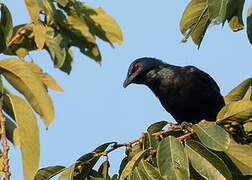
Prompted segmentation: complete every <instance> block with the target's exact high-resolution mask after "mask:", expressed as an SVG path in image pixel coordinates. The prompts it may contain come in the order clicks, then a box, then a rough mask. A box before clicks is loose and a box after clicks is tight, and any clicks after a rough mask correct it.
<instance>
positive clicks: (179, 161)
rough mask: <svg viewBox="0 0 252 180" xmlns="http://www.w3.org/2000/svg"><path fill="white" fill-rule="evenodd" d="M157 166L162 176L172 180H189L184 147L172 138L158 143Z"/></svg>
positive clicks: (169, 137)
mask: <svg viewBox="0 0 252 180" xmlns="http://www.w3.org/2000/svg"><path fill="white" fill-rule="evenodd" d="M157 164H158V168H159V171H160V174H161V175H162V176H169V177H170V178H171V179H174V180H175V179H188V178H189V163H188V158H187V155H186V153H185V151H184V147H183V145H182V144H181V142H180V141H179V140H178V139H176V138H175V137H173V136H168V137H167V138H164V139H163V140H162V141H161V142H160V143H159V146H158V149H157Z"/></svg>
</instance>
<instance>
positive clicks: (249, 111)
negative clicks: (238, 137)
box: [216, 100, 252, 124]
mask: <svg viewBox="0 0 252 180" xmlns="http://www.w3.org/2000/svg"><path fill="white" fill-rule="evenodd" d="M251 117H252V101H250V100H239V101H235V102H232V103H230V104H228V105H226V106H224V107H223V108H222V109H221V110H220V112H219V113H218V115H217V121H216V122H217V123H219V124H220V123H222V122H223V121H224V120H226V119H229V120H233V121H237V122H240V123H243V122H244V121H246V120H248V119H249V118H251Z"/></svg>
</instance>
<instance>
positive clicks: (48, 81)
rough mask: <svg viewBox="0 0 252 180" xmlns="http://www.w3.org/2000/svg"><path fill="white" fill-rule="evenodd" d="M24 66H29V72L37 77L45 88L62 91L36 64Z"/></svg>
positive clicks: (30, 63)
mask: <svg viewBox="0 0 252 180" xmlns="http://www.w3.org/2000/svg"><path fill="white" fill-rule="evenodd" d="M26 64H27V65H28V66H29V68H30V69H31V71H32V72H33V73H34V74H36V75H37V76H38V78H39V79H40V80H41V82H42V83H43V84H44V85H45V86H46V87H48V88H51V89H53V90H55V91H64V90H63V89H62V88H61V87H60V85H59V84H58V83H57V81H56V80H55V79H53V77H52V76H50V75H49V74H47V73H43V71H42V69H41V68H40V67H39V66H38V65H37V64H35V63H34V62H26Z"/></svg>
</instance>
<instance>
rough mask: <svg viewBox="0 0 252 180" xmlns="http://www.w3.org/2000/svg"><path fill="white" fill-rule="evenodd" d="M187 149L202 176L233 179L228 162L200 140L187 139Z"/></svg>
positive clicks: (194, 165)
mask: <svg viewBox="0 0 252 180" xmlns="http://www.w3.org/2000/svg"><path fill="white" fill-rule="evenodd" d="M185 150H186V152H187V155H188V158H189V160H190V164H191V165H192V166H193V168H194V169H195V170H196V171H197V172H198V173H199V174H200V175H201V176H202V177H204V178H206V179H209V180H210V179H212V180H215V179H218V180H232V175H231V172H230V171H229V169H228V167H227V166H226V164H225V163H224V162H223V161H222V160H221V159H220V158H219V157H218V156H217V155H216V154H214V153H213V152H211V151H209V150H208V149H207V148H205V147H204V146H203V145H201V144H200V143H199V142H197V141H194V140H190V141H187V142H186V145H185Z"/></svg>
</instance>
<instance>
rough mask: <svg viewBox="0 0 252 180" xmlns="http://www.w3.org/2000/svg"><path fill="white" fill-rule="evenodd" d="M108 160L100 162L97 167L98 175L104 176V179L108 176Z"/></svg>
mask: <svg viewBox="0 0 252 180" xmlns="http://www.w3.org/2000/svg"><path fill="white" fill-rule="evenodd" d="M109 166H110V165H109V161H108V160H106V161H104V162H103V163H102V164H101V166H100V167H99V169H98V173H99V174H100V175H102V177H103V178H104V179H108V177H109V175H108V170H109Z"/></svg>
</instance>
